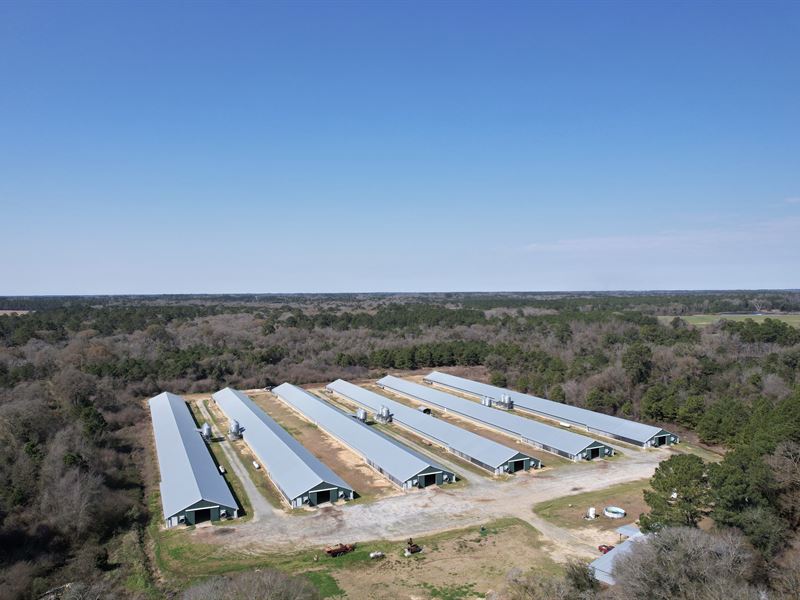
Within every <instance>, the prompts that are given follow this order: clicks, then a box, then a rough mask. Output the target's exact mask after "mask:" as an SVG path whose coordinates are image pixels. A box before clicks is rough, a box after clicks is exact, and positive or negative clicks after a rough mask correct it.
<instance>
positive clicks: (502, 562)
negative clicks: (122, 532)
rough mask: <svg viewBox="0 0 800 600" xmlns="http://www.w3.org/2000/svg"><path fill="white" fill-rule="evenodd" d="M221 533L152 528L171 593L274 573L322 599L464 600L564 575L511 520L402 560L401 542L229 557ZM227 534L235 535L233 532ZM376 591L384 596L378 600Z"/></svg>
mask: <svg viewBox="0 0 800 600" xmlns="http://www.w3.org/2000/svg"><path fill="white" fill-rule="evenodd" d="M222 530H223V528H213V529H212V530H210V531H209V536H210V538H209V537H206V538H205V539H206V540H207V541H198V540H197V536H196V535H192V532H191V531H189V530H158V529H156V528H153V527H151V530H150V531H151V534H152V535H153V537H154V539H155V542H156V550H155V555H156V561H157V564H158V567H159V570H160V572H161V575H162V577H164V579H165V582H166V583H167V584H168V586H169V587H170V588H172V589H173V590H175V591H179V590H180V589H184V588H185V587H187V586H189V585H191V584H193V583H195V582H197V581H200V580H202V579H204V578H206V577H209V576H211V575H217V574H222V573H233V572H237V571H244V570H249V569H255V568H267V567H271V568H275V569H279V570H282V571H285V572H288V573H292V574H302V575H304V576H306V577H307V578H308V579H309V580H310V581H311V582H312V583H313V584H314V585H315V587H317V589H318V590H319V591H320V593H321V595H322V597H323V598H344V597H346V598H348V599H349V600H361V599H364V600H366V599H368V598H374V597H407V594H408V589H409V586H412V587H414V588H415V589H414V592H415V593H414V596H415V597H419V598H431V599H433V598H447V599H450V600H462V599H463V600H466V599H469V598H483V597H484V595H485V593H486V592H487V591H489V590H490V589H497V587H499V586H501V585H502V583H503V581H504V580H505V576H506V574H507V573H508V571H509V570H510V569H511V568H512V567H515V566H516V567H520V568H522V569H523V570H526V571H527V570H529V569H531V568H532V569H534V570H536V571H537V572H540V573H543V574H556V573H560V572H561V569H562V567H561V566H560V565H558V564H557V563H555V562H553V561H552V559H550V557H549V556H548V554H547V551H546V543H544V542H542V541H541V534H540V533H539V532H538V531H537V530H536V529H535V528H533V527H532V526H530V525H529V524H527V523H525V522H524V521H521V520H519V519H513V518H508V519H499V520H495V521H492V522H489V523H487V524H486V525H485V526H484V528H483V529H480V528H478V527H470V528H466V529H458V530H453V531H448V532H444V533H440V534H436V535H430V536H426V537H420V538H415V539H414V541H415V542H416V543H418V544H420V545H421V546H422V547H423V552H422V553H421V554H416V555H414V556H412V557H411V558H405V557H403V548H404V546H405V543H404V542H391V541H384V540H377V541H374V542H366V543H362V544H359V545H358V547H357V548H356V550H355V551H354V552H351V553H350V554H346V555H344V556H341V557H339V558H329V557H327V556H326V555H325V554H324V553H323V552H322V551H321V550H307V551H302V552H295V553H289V554H263V553H253V552H241V553H238V552H231V551H230V550H228V549H226V548H225V544H224V541H223V539H224V535H223V534H222V533H221V531H222ZM230 534H232V535H235V532H234V531H233V530H232V529H231V530H230ZM218 538H219V541H217V539H218ZM220 542H221V543H220ZM373 550H380V551H382V552H384V553H385V555H386V558H384V559H383V560H380V561H375V560H372V559H370V558H369V553H370V552H372V551H373ZM378 590H380V595H376V594H377V591H378ZM403 594H405V596H403Z"/></svg>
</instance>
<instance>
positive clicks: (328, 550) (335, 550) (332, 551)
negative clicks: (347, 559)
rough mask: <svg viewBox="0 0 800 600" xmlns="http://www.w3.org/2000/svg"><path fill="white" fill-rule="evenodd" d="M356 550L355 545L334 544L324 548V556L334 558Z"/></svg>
mask: <svg viewBox="0 0 800 600" xmlns="http://www.w3.org/2000/svg"><path fill="white" fill-rule="evenodd" d="M355 549H356V545H355V544H336V545H335V546H326V547H325V554H327V555H328V556H332V557H334V558H336V557H337V556H342V555H343V554H347V553H348V552H352V551H353V550H355Z"/></svg>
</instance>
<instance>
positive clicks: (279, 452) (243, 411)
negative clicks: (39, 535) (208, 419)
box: [212, 388, 353, 506]
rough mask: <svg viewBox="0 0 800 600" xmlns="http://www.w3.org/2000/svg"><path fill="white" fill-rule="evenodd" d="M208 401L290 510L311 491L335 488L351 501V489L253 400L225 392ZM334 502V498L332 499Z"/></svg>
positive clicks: (234, 392) (229, 391)
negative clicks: (238, 434)
mask: <svg viewBox="0 0 800 600" xmlns="http://www.w3.org/2000/svg"><path fill="white" fill-rule="evenodd" d="M212 398H214V401H215V402H216V403H217V405H218V406H219V407H220V409H221V410H222V412H223V413H225V416H226V417H227V418H228V419H229V420H236V421H238V422H239V425H240V427H241V428H242V438H243V439H244V441H245V442H247V445H248V446H250V448H251V449H252V451H253V453H254V454H255V455H256V456H257V457H258V460H259V461H260V462H261V464H262V465H263V466H264V468H265V469H266V470H267V472H268V473H269V477H270V479H271V480H272V481H273V482H274V483H275V485H276V486H277V487H278V489H280V491H281V492H282V493H283V495H284V496H285V497H286V499H287V500H288V501H289V503H290V504H292V505H293V506H294V505H296V504H297V503H296V502H295V500H297V499H298V498H302V497H303V496H306V495H308V492H309V491H311V490H313V489H315V488H316V489H331V488H339V489H340V490H343V491H345V490H346V491H347V492H349V493H347V494H346V495H347V496H348V497H352V492H353V488H352V487H351V486H350V485H349V484H348V483H346V482H345V481H344V480H343V479H342V478H341V477H339V476H338V475H337V474H336V473H334V472H333V471H332V470H331V469H330V468H329V467H327V466H326V465H325V464H323V463H322V462H321V461H320V460H319V459H318V458H317V457H316V456H314V455H313V454H311V452H309V451H308V450H307V449H306V448H305V447H304V446H303V445H302V444H301V443H300V442H298V441H297V440H296V439H295V438H293V437H292V436H291V435H289V433H288V432H287V431H286V430H285V429H283V427H281V426H280V425H278V424H277V423H276V422H275V420H274V419H272V417H270V416H269V415H268V414H267V413H265V412H264V411H263V410H262V409H261V408H260V407H259V406H258V405H256V403H255V402H253V400H252V399H251V398H250V397H249V396H247V394H244V393H242V392H240V391H238V390H234V389H231V388H225V389H224V390H220V391H218V392H217V393H216V394H213V396H212ZM334 499H335V498H334Z"/></svg>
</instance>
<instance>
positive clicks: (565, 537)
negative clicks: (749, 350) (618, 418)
mask: <svg viewBox="0 0 800 600" xmlns="http://www.w3.org/2000/svg"><path fill="white" fill-rule="evenodd" d="M225 451H226V454H228V457H229V459H231V463H232V464H238V465H239V466H241V465H240V463H239V460H238V457H236V456H231V454H233V453H232V452H230V449H229V448H226V449H225ZM671 454H672V452H671V451H669V450H653V449H651V450H645V451H642V450H628V451H626V454H625V456H622V457H619V458H616V459H614V460H610V461H605V460H603V461H593V462H583V463H576V464H570V465H567V466H565V467H560V468H558V469H553V470H552V471H549V470H545V471H529V472H526V473H517V474H516V475H514V476H513V477H510V478H509V479H508V480H506V481H496V480H491V479H488V478H484V477H481V476H479V475H476V474H474V473H469V474H467V478H468V482H467V484H466V485H465V486H458V487H457V488H455V489H448V486H443V487H436V486H434V487H431V488H426V489H423V490H411V491H408V492H404V493H399V494H397V495H395V496H390V497H387V498H383V499H380V500H377V501H375V502H371V503H365V504H341V505H337V506H326V507H322V508H319V509H314V510H310V511H309V513H308V514H307V515H300V516H297V515H288V514H286V513H284V512H281V511H276V510H274V509H273V508H272V507H271V506H269V504H267V503H266V501H264V500H263V498H261V496H260V494H259V492H258V490H257V489H256V488H255V486H254V485H253V484H252V482H251V481H250V480H249V477H248V476H247V472H246V471H244V470H243V469H242V471H244V472H243V473H239V469H237V468H234V470H236V471H237V475H239V477H240V478H241V479H242V480H243V482H244V483H245V488H246V490H247V493H248V494H249V495H250V497H251V503H252V504H253V506H254V507H255V517H256V518H254V519H253V520H252V521H249V522H245V523H239V524H236V525H232V526H231V527H230V528H227V527H225V528H222V527H215V528H213V529H212V531H216V532H218V533H221V532H220V530H222V529H231V528H232V529H235V531H236V535H226V536H225V543H226V546H227V547H228V548H230V549H231V550H241V551H247V552H260V551H272V552H274V551H275V550H276V549H277V550H284V549H285V550H288V549H298V548H302V547H319V546H321V545H325V544H332V543H337V542H340V541H341V542H363V541H367V540H378V539H387V540H400V539H405V538H408V537H416V536H421V535H426V534H431V533H438V532H440V531H446V530H449V529H457V528H462V527H469V526H477V525H479V524H481V523H485V522H487V521H490V520H493V519H496V518H500V517H517V518H519V519H522V520H524V521H526V522H528V523H530V524H531V525H533V526H534V527H536V528H537V529H538V530H539V531H540V532H541V533H542V535H543V537H544V538H545V540H546V541H547V542H550V543H551V544H553V545H554V546H555V547H556V548H555V549H556V550H557V551H558V554H561V555H576V556H578V555H590V556H594V555H596V554H597V551H596V548H595V547H594V545H593V544H591V543H590V542H589V541H587V540H585V539H580V538H579V537H577V536H576V535H575V534H574V533H573V532H572V531H571V530H568V529H563V528H560V527H557V526H555V525H553V524H551V523H549V522H547V521H545V520H543V519H541V518H540V517H538V516H537V515H536V514H534V512H533V510H532V506H533V505H534V504H537V503H539V502H543V501H545V500H551V499H554V498H560V497H562V496H567V495H570V494H575V493H579V492H589V491H595V490H599V489H603V488H606V487H609V486H612V485H616V484H619V483H625V482H629V481H634V480H637V479H644V478H648V477H651V476H652V475H653V472H654V470H655V468H656V466H657V465H658V463H659V462H660V461H662V460H664V459H665V458H668V457H669V456H670V455H671ZM233 458H236V460H233ZM442 462H445V463H447V461H442ZM446 466H448V467H451V468H453V469H454V470H455V471H456V472H459V468H458V467H457V466H456V465H451V464H446ZM254 494H255V496H257V497H259V498H261V501H260V502H259V501H257V500H256V498H255V497H254ZM201 535H204V534H201Z"/></svg>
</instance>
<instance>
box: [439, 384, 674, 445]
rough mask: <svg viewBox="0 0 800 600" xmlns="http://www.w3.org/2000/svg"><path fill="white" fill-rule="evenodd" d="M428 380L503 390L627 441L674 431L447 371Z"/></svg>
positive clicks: (521, 403) (492, 393)
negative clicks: (458, 375)
mask: <svg viewBox="0 0 800 600" xmlns="http://www.w3.org/2000/svg"><path fill="white" fill-rule="evenodd" d="M425 381H428V382H431V383H436V384H438V385H443V386H446V387H449V388H452V389H454V390H459V391H462V392H467V393H469V394H474V395H476V396H483V397H487V398H492V399H495V400H496V399H498V398H500V396H501V395H502V394H507V395H509V396H511V399H512V400H513V401H514V405H515V406H518V407H519V408H522V409H524V410H528V411H531V412H533V413H536V414H539V415H542V416H545V417H549V418H551V419H555V420H558V421H564V422H566V423H570V424H574V425H582V426H584V427H586V428H587V429H589V430H591V431H595V432H596V433H598V434H601V435H603V434H606V435H609V436H611V437H615V438H620V439H622V440H625V441H631V442H634V443H636V444H640V445H645V444H647V443H648V442H650V441H651V440H652V439H653V438H655V437H657V436H664V435H666V436H671V437H675V436H674V435H671V434H669V433H668V432H665V431H664V430H662V429H661V428H660V427H654V426H652V425H645V424H644V423H637V422H636V421H630V420H628V419H622V418H620V417H613V416H611V415H604V414H603V413H598V412H594V411H592V410H587V409H585V408H580V407H577V406H571V405H569V404H563V403H561V402H554V401H552V400H547V399H545V398H539V397H538V396H532V395H530V394H523V393H521V392H515V391H513V390H509V389H506V388H501V387H497V386H494V385H489V384H488V383H481V382H479V381H472V380H471V379H465V378H464V377H456V376H455V375H450V374H448V373H440V372H439V371H434V372H433V373H431V374H430V375H428V376H427V377H425Z"/></svg>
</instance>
